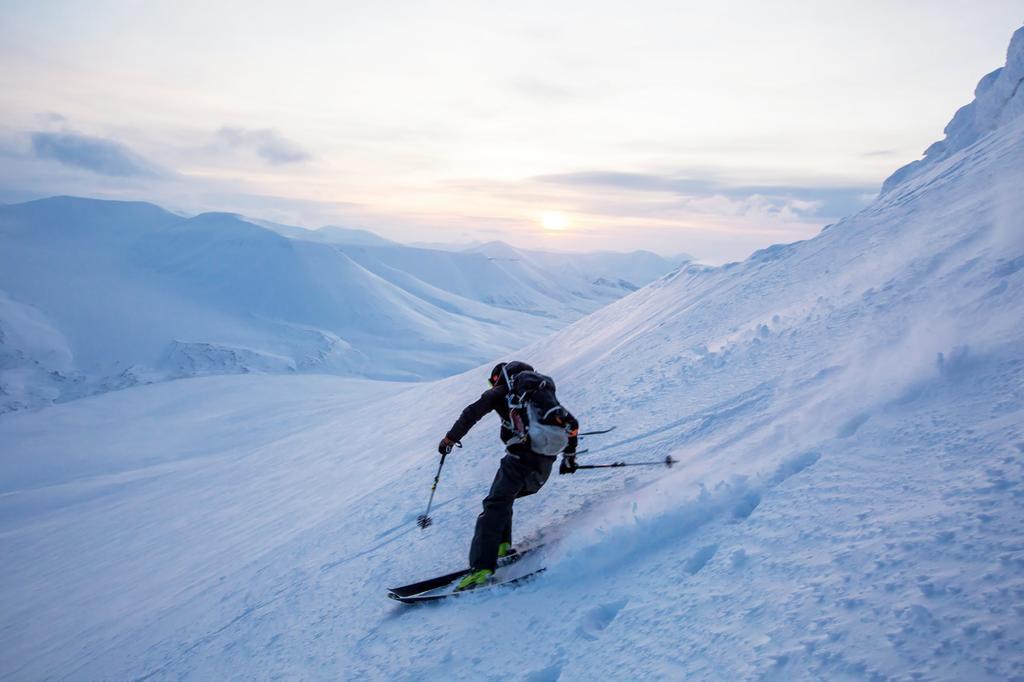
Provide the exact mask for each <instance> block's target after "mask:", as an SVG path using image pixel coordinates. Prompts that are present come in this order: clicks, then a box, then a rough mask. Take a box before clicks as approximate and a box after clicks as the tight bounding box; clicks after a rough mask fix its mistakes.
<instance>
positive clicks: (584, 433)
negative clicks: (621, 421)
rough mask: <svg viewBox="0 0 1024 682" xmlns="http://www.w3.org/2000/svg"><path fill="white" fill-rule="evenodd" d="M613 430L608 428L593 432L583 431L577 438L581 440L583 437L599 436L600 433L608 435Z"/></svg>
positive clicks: (612, 427)
mask: <svg viewBox="0 0 1024 682" xmlns="http://www.w3.org/2000/svg"><path fill="white" fill-rule="evenodd" d="M614 430H615V427H614V426H609V427H608V428H607V429H597V430H595V431H584V432H583V433H581V434H579V435H578V437H579V438H583V437H584V436H599V435H601V434H602V433H610V432H612V431H614Z"/></svg>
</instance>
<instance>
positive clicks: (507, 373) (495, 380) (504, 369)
mask: <svg viewBox="0 0 1024 682" xmlns="http://www.w3.org/2000/svg"><path fill="white" fill-rule="evenodd" d="M532 371H533V366H532V365H528V364H527V363H525V362H520V361H519V360H513V361H512V362H499V363H498V364H496V365H495V366H494V369H492V370H491V376H490V377H489V378H488V379H487V381H488V382H489V383H490V384H491V386H497V385H498V384H502V383H504V384H508V383H509V381H511V380H512V377H514V376H515V375H517V374H519V373H520V372H532Z"/></svg>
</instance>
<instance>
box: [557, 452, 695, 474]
mask: <svg viewBox="0 0 1024 682" xmlns="http://www.w3.org/2000/svg"><path fill="white" fill-rule="evenodd" d="M676 462H678V460H675V459H672V455H668V456H667V457H665V459H663V460H661V461H660V462H612V463H611V464H580V465H578V466H577V467H576V470H577V471H579V470H580V469H612V468H617V467H653V466H667V467H669V468H672V465H673V464H675V463H676Z"/></svg>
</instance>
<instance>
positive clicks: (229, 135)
mask: <svg viewBox="0 0 1024 682" xmlns="http://www.w3.org/2000/svg"><path fill="white" fill-rule="evenodd" d="M1019 7H1020V5H1019V3H1017V2H1008V1H1007V2H1004V1H1003V0H993V1H992V2H988V3H984V4H983V5H974V4H964V5H962V6H958V5H949V4H944V3H935V4H930V3H929V4H906V5H904V4H892V3H882V2H881V1H880V0H877V1H873V2H865V3H857V4H848V5H839V4H836V5H831V4H830V5H813V6H812V5H808V4H807V3H801V2H795V1H793V2H780V3H758V2H754V0H747V1H746V2H742V3H731V4H730V5H729V6H728V7H724V6H716V5H713V4H703V3H672V2H655V1H649V2H641V3H640V4H639V5H636V6H630V7H628V8H627V7H625V6H623V7H618V8H617V7H595V6H593V5H592V4H591V3H582V2H571V3H565V4H560V5H559V6H558V8H557V10H555V9H553V8H551V7H549V6H548V5H544V4H541V3H531V2H526V3H517V4H516V5H515V6H514V7H513V6H495V5H479V4H475V3H455V4H432V3H429V2H428V3H411V2H382V3H372V4H345V3H340V4H339V3H328V2H310V3H302V4H301V5H299V6H294V5H284V4H281V5H277V6H270V7H263V6H261V7H260V8H259V9H256V8H254V7H253V6H252V5H251V4H249V3H245V2H241V0H226V1H225V2H219V3H215V4H214V5H208V4H204V3H199V2H180V3H170V2H147V3H123V2H114V1H100V2H96V3H89V4H88V5H85V4H82V3H74V2H65V1H61V2H45V3H24V4H16V3H7V4H5V5H4V6H3V9H2V10H0V12H2V19H3V21H0V60H2V64H3V68H2V69H0V106H2V107H3V110H4V112H5V120H4V124H3V126H2V127H0V201H4V202H15V201H24V200H28V199H33V198H39V197H43V196H51V195H55V194H73V195H80V196H95V197H101V198H122V199H133V200H144V201H152V202H154V203H158V204H161V205H163V206H166V207H167V208H169V209H172V210H177V211H181V212H193V213H197V212H202V211H230V212H239V213H244V214H246V215H250V216H253V217H258V218H264V219H268V220H274V221H277V222H284V223H291V224H299V225H303V226H306V227H319V226H322V225H326V224H336V225H343V226H347V227H357V228H362V229H367V230H371V231H374V232H377V233H379V234H381V235H382V236H385V237H388V238H390V239H395V240H399V241H437V242H447V243H454V242H466V243H469V242H474V241H493V240H505V241H508V242H510V243H512V244H515V245H519V246H530V245H531V240H536V239H537V235H538V234H543V233H552V234H554V233H561V235H562V237H561V238H560V240H559V245H560V246H562V247H564V248H576V249H579V250H591V249H605V250H627V249H636V248H643V249H650V250H654V251H658V252H660V253H663V254H676V253H682V252H687V253H692V254H695V255H696V256H697V257H698V258H702V259H704V260H706V261H708V262H722V261H724V260H729V259H737V258H742V257H744V256H745V255H747V254H749V253H750V252H751V251H753V250H754V249H757V248H762V247H764V246H767V245H768V244H771V243H777V242H784V241H793V240H796V239H802V238H806V237H809V236H811V235H813V234H815V233H816V232H817V231H818V230H820V228H821V227H822V226H823V225H825V224H827V223H830V222H834V221H835V220H837V219H838V218H841V217H842V216H844V215H847V214H849V213H852V212H853V211H855V210H857V209H859V208H860V207H862V206H864V205H866V203H867V202H868V201H869V200H870V199H871V198H872V196H874V194H875V193H876V192H877V190H878V187H879V185H880V184H881V182H882V180H883V179H884V178H885V177H886V176H887V175H889V174H890V173H891V172H892V171H894V170H895V169H896V168H898V167H899V166H901V165H903V164H905V163H907V162H909V161H912V160H914V159H916V158H918V157H919V156H920V154H921V152H922V151H923V150H924V148H925V147H927V146H928V145H929V144H930V143H932V142H933V141H935V140H937V139H940V138H941V136H942V128H943V126H944V125H945V123H946V122H947V121H948V119H949V117H950V116H951V115H952V112H953V111H955V110H956V109H957V108H958V107H959V106H961V105H962V104H964V103H965V102H967V101H970V97H971V93H972V91H973V89H974V86H975V84H976V82H977V74H978V73H985V72H987V71H989V70H991V69H994V68H996V67H997V66H999V65H1000V64H1001V63H1003V60H1004V53H1005V46H1006V42H1007V39H1008V38H1009V36H1010V34H1011V33H1012V32H1013V30H1014V29H1015V28H1016V27H1017V26H1018V25H1019V23H1020V16H1019ZM883 15H884V16H885V17H886V20H885V22H882V23H880V22H879V21H878V17H879V16H883ZM935 44H943V45H945V46H947V48H948V49H944V50H942V51H940V52H939V53H936V51H935V50H934V49H932V47H931V46H933V45H935ZM550 206H557V207H559V210H557V211H555V210H551V209H546V208H539V207H550ZM538 214H539V215H540V216H541V217H540V218H539V220H538V219H537V218H535V217H531V218H530V219H529V220H532V221H534V222H532V223H530V224H529V225H527V224H524V220H523V216H537V215H538ZM567 216H572V220H571V221H570V220H569V219H568V217H567ZM529 228H533V229H532V230H531V229H529Z"/></svg>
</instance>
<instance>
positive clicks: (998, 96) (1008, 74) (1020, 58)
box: [882, 27, 1024, 194]
mask: <svg viewBox="0 0 1024 682" xmlns="http://www.w3.org/2000/svg"><path fill="white" fill-rule="evenodd" d="M1022 84H1024V27H1021V28H1019V29H1017V31H1016V32H1015V33H1014V34H1013V38H1012V39H1011V40H1010V47H1009V48H1008V49H1007V51H1006V66H1003V67H1000V68H998V69H996V70H995V71H993V72H992V73H990V74H988V75H986V76H985V77H984V78H982V79H981V80H980V81H979V82H978V87H977V88H975V90H974V101H973V102H971V103H970V104H967V105H965V106H963V107H961V108H960V110H959V111H957V112H956V115H955V116H953V119H952V120H951V121H950V122H949V124H948V125H947V126H946V129H945V130H944V131H943V132H945V133H946V137H945V139H943V140H940V141H938V142H936V143H934V144H933V145H931V146H930V147H928V149H926V150H925V152H924V158H923V159H919V160H917V161H913V162H911V163H909V164H907V165H906V166H903V167H902V168H900V169H899V170H897V171H896V172H895V173H893V174H892V175H890V176H889V177H888V178H887V179H886V181H885V182H884V183H883V184H882V194H885V193H887V192H889V191H891V190H892V189H893V188H894V187H896V186H897V185H899V184H900V183H902V182H904V181H906V180H907V179H909V178H911V177H913V176H914V175H917V174H918V173H920V172H921V171H922V170H923V169H924V168H926V167H928V166H929V165H931V164H935V163H938V162H940V161H942V160H944V159H947V158H949V157H950V156H951V155H953V154H955V153H957V152H958V151H960V150H961V149H964V148H965V147H968V146H970V145H972V144H974V143H975V142H977V141H978V140H979V139H980V138H981V137H983V136H984V135H987V134H988V133H990V132H991V131H993V130H995V129H996V128H998V127H1000V126H1003V125H1006V124H1008V123H1010V122H1011V121H1013V120H1014V119H1015V118H1017V117H1018V116H1020V115H1021V114H1022V113H1024V91H1022V89H1021V85H1022Z"/></svg>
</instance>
